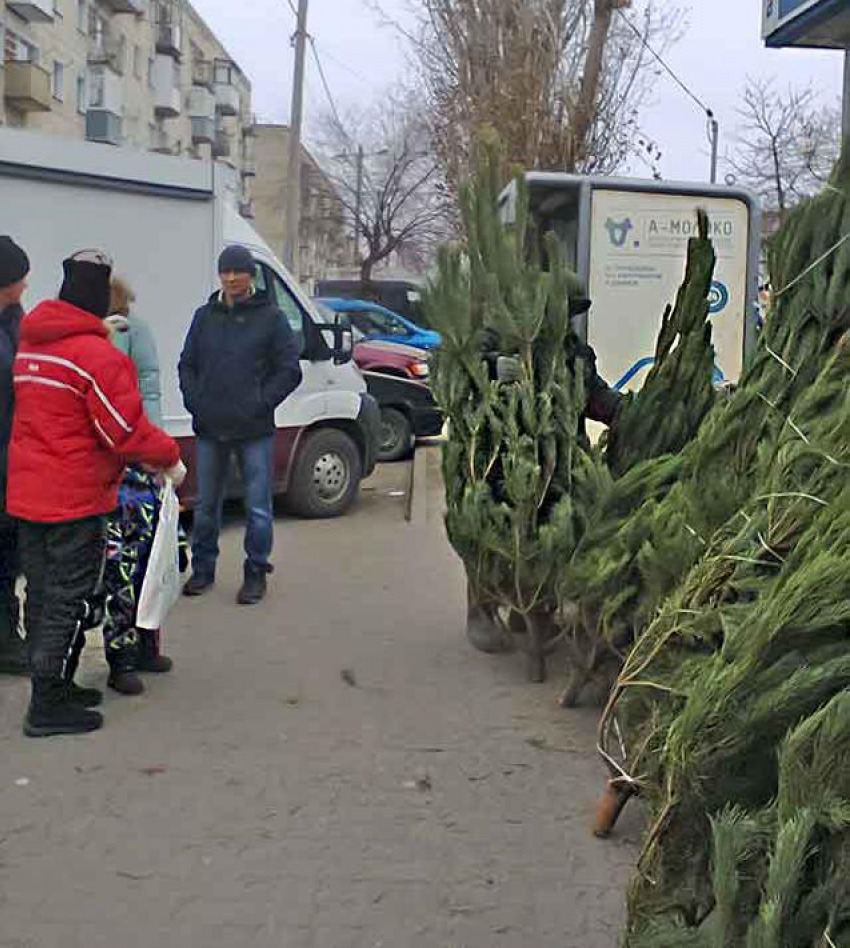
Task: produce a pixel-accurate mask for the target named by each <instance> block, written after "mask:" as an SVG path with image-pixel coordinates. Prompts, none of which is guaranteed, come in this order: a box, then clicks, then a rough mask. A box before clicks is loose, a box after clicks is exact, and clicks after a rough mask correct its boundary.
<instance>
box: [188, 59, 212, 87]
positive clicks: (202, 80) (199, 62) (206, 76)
mask: <svg viewBox="0 0 850 948" xmlns="http://www.w3.org/2000/svg"><path fill="white" fill-rule="evenodd" d="M192 85H195V86H201V87H202V88H204V89H209V91H210V92H212V91H213V89H214V88H215V80H214V79H213V64H212V61H211V60H209V59H196V60H194V61H193V62H192Z"/></svg>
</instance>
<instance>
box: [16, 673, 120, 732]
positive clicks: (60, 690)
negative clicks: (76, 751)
mask: <svg viewBox="0 0 850 948" xmlns="http://www.w3.org/2000/svg"><path fill="white" fill-rule="evenodd" d="M102 725H103V716H102V715H101V714H99V713H98V712H97V711H89V710H87V709H86V708H84V707H83V706H82V705H80V704H76V703H75V702H73V701H71V700H70V698H69V695H68V684H67V682H64V681H62V680H61V679H58V678H33V680H32V698H31V700H30V706H29V710H28V711H27V716H26V718H25V719H24V734H26V736H27V737H50V736H52V735H54V734H86V733H88V732H89V731H96V730H98V728H100V727H102Z"/></svg>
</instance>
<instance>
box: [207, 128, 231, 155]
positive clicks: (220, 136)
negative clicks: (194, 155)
mask: <svg viewBox="0 0 850 948" xmlns="http://www.w3.org/2000/svg"><path fill="white" fill-rule="evenodd" d="M212 153H213V158H226V159H229V158H230V157H231V156H232V154H233V145H232V142H231V140H230V136H229V135H228V134H227V133H226V132H222V131H218V132H216V134H215V141H213V147H212Z"/></svg>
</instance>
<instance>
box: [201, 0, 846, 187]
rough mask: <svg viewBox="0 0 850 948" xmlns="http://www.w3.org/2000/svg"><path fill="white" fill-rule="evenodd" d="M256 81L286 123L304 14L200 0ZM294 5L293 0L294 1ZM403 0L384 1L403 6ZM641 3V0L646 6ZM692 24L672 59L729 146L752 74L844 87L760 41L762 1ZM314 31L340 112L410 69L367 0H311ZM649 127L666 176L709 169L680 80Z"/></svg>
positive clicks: (692, 8) (284, 6)
mask: <svg viewBox="0 0 850 948" xmlns="http://www.w3.org/2000/svg"><path fill="white" fill-rule="evenodd" d="M192 2H193V3H194V5H195V7H196V8H197V9H198V11H199V12H200V13H201V14H202V15H203V16H204V17H205V18H206V19H207V21H208V22H209V24H210V26H212V28H213V29H214V30H215V32H216V33H217V34H218V36H219V37H220V38H221V39H222V41H223V42H224V44H225V46H227V47H228V49H229V50H230V53H231V55H232V56H233V57H234V58H235V59H236V61H237V62H238V63H239V65H240V66H241V67H242V68H243V69H244V71H245V72H246V73H247V74H248V76H249V77H250V79H251V81H252V82H253V85H254V106H255V111H256V112H257V113H258V115H259V117H260V119H261V120H266V121H282V122H285V121H286V120H287V118H288V115H289V101H290V96H291V75H292V60H293V55H292V50H291V46H290V36H291V33H292V31H293V29H294V25H295V17H294V16H293V13H292V11H291V9H290V7H289V5H288V0H192ZM293 2H294V0H293ZM403 2H404V0H383V6H384V9H386V10H388V11H393V10H401V8H402V6H403ZM641 2H642V0H636V4H637V5H638V8H639V4H640V3H641ZM682 6H684V7H685V8H686V9H689V12H688V27H687V31H686V33H685V36H684V37H683V39H682V40H681V41H680V42H679V43H678V44H677V45H676V46H675V47H674V48H673V49H672V50H671V51H670V52H669V53H668V54H667V57H666V58H667V60H668V62H669V63H670V65H671V66H672V67H673V69H674V70H675V71H676V72H678V73H679V74H680V75H681V77H682V78H683V79H684V80H685V82H686V83H687V84H688V85H689V86H690V87H691V88H692V89H693V90H694V92H695V93H696V94H697V95H698V96H699V98H700V99H702V100H703V101H704V102H705V103H706V105H708V106H709V107H710V108H712V109H714V111H715V113H716V114H717V116H718V118H719V120H720V123H721V136H722V146H721V147H722V148H723V147H726V148H728V146H729V138H730V137H731V135H732V134H733V132H734V128H735V124H736V121H737V119H736V115H735V109H736V106H737V104H738V102H739V100H740V95H741V91H742V89H743V86H744V83H745V82H746V79H747V76H748V75H752V76H775V77H776V78H777V80H778V82H780V83H783V84H786V85H787V84H788V83H794V84H804V83H807V82H809V81H811V82H813V83H814V84H815V85H816V86H817V87H818V89H820V90H821V92H822V94H823V96H824V98H825V99H826V100H830V101H836V100H837V98H838V96H839V95H840V91H841V77H842V68H843V59H842V56H841V54H840V53H837V52H810V51H803V50H778V51H773V50H766V49H764V47H763V45H762V42H761V7H762V2H761V0H693V2H690V3H688V2H687V0H685V2H683V3H682ZM308 29H309V31H310V32H311V33H312V35H313V36H314V37H315V40H316V44H317V48H318V50H319V54H320V56H321V57H322V60H323V63H324V67H325V72H326V74H327V78H328V83H329V85H330V87H331V91H332V93H333V96H334V98H335V100H336V101H337V103H338V105H339V107H340V108H342V109H344V108H345V106H346V105H349V104H358V103H367V102H368V101H369V100H371V99H373V98H375V97H376V96H379V95H380V94H381V91H382V89H385V88H387V87H388V86H390V85H391V84H392V82H393V81H394V80H397V79H398V78H399V77H403V76H404V74H405V72H406V70H407V69H408V68H409V67H408V66H407V63H406V58H405V53H404V50H403V48H402V47H401V45H400V42H399V40H398V37H397V36H396V35H395V34H394V32H393V31H392V30H388V29H386V28H381V26H380V25H379V24H378V22H377V21H376V18H375V16H374V14H373V13H372V12H371V11H370V9H369V6H368V3H367V2H366V0H310V12H309V22H308ZM326 103H327V99H326V97H325V94H324V92H323V89H322V86H321V82H320V79H319V76H318V73H317V71H316V68H315V65H314V64H313V63H312V62H311V63H310V68H309V72H308V75H307V92H306V114H307V121H308V123H309V121H310V118H311V116H312V117H314V118H315V116H316V115H318V114H319V113H320V112H321V111H323V110H324V109H326V108H327V104H326ZM642 125H643V127H644V129H645V130H646V132H647V133H648V134H650V135H651V136H653V137H654V138H655V139H656V140H657V141H658V142H659V144H660V146H661V148H662V151H663V153H664V158H663V160H662V163H661V166H662V172H663V174H664V177H666V178H681V179H691V178H692V179H701V178H704V177H705V176H707V174H708V164H709V160H708V146H707V143H706V133H705V117H704V116H703V115H702V114H701V113H700V111H699V109H698V108H697V107H696V105H695V104H694V103H693V102H692V101H691V100H690V99H688V98H687V97H685V95H684V93H683V92H682V91H681V90H680V89H679V88H678V87H677V86H676V85H675V84H674V83H673V82H672V80H670V79H668V78H667V77H666V76H665V77H659V78H658V81H657V92H656V94H655V97H654V99H653V101H652V102H651V104H650V105H649V106H648V107H647V108H646V109H645V111H644V113H643V117H642Z"/></svg>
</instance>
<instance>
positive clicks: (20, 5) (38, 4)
mask: <svg viewBox="0 0 850 948" xmlns="http://www.w3.org/2000/svg"><path fill="white" fill-rule="evenodd" d="M6 6H7V7H8V9H9V10H10V11H11V12H12V13H17V14H18V16H20V17H23V18H24V19H25V20H28V21H29V22H30V23H52V22H53V0H7V3H6Z"/></svg>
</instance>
